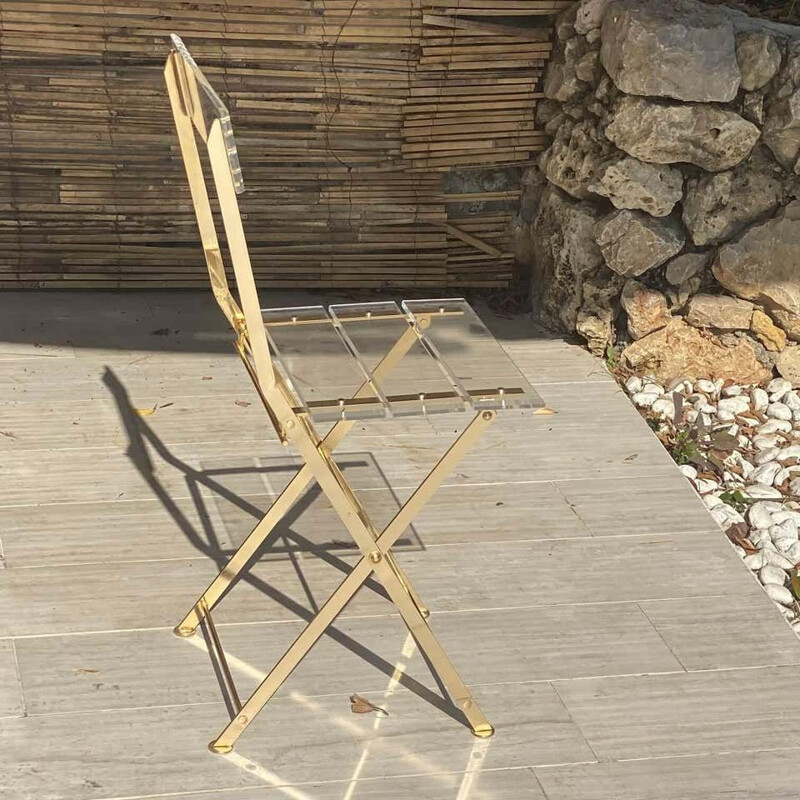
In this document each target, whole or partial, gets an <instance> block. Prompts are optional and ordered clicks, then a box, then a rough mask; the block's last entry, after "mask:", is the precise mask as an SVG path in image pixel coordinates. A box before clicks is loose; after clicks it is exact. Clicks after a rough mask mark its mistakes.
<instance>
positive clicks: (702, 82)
mask: <svg viewBox="0 0 800 800" xmlns="http://www.w3.org/2000/svg"><path fill="white" fill-rule="evenodd" d="M600 58H601V60H602V62H603V66H604V67H605V69H606V72H607V73H608V74H609V75H610V76H611V79H612V80H613V81H614V83H615V84H616V85H617V86H618V87H619V88H620V89H621V90H622V91H623V92H626V93H627V94H633V95H647V96H655V97H672V98H675V99H676V100H685V101H688V102H696V103H714V102H717V103H727V102H730V101H731V100H733V99H734V98H735V97H736V93H737V91H738V90H739V84H740V82H741V74H740V72H739V64H738V63H737V61H736V39H735V37H734V34H733V25H732V24H731V22H730V19H729V18H728V17H727V16H726V15H725V14H722V13H721V12H720V11H718V10H717V9H714V8H710V7H709V6H706V5H703V4H701V3H698V2H695V0H669V2H666V1H665V0H618V2H614V3H612V4H611V5H610V6H609V8H608V10H607V11H606V13H605V15H604V17H603V27H602V47H601V50H600Z"/></svg>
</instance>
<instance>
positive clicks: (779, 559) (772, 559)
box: [761, 547, 794, 569]
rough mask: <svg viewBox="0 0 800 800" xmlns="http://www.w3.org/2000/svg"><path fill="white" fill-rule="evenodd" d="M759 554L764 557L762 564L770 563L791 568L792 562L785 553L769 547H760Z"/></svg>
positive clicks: (783, 567)
mask: <svg viewBox="0 0 800 800" xmlns="http://www.w3.org/2000/svg"><path fill="white" fill-rule="evenodd" d="M761 555H762V556H763V557H764V563H763V565H762V566H765V565H767V564H771V565H772V566H773V567H780V568H781V569H793V568H794V562H792V561H790V560H789V559H788V558H787V557H786V556H785V555H783V554H782V553H779V552H778V551H777V550H774V549H773V548H771V547H762V548H761Z"/></svg>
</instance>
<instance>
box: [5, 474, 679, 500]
mask: <svg viewBox="0 0 800 800" xmlns="http://www.w3.org/2000/svg"><path fill="white" fill-rule="evenodd" d="M655 469H657V470H658V471H657V472H655V471H654V472H652V473H650V472H646V473H644V474H642V475H634V476H630V475H623V474H619V475H608V474H607V473H605V474H602V475H592V474H587V475H579V476H577V477H572V478H552V477H551V478H542V479H541V480H530V481H473V482H460V483H444V484H442V487H441V488H442V489H447V488H453V487H460V488H470V487H472V486H534V485H539V484H544V483H579V482H581V481H620V480H625V481H630V480H645V479H648V478H663V477H665V476H668V475H675V474H677V475H680V472H678V471H677V467H675V465H674V463H673V464H668V463H665V464H664V465H663V466H658V467H656V468H655ZM598 471H600V470H599V469H598ZM417 485H418V484H407V485H401V486H389V485H387V486H372V487H358V486H356V487H354V488H355V491H356V493H359V492H372V491H382V490H383V491H385V490H387V489H389V490H392V491H395V492H401V491H405V490H410V491H413V490H414V489H416V488H417ZM214 494H215V493H214V492H210V495H214ZM172 499H173V500H176V501H177V500H190V499H191V496H190V495H178V496H172ZM153 500H154V498H152V497H142V498H128V499H126V500H120V499H119V498H109V499H108V500H65V501H58V502H55V503H4V504H3V503H0V511H2V510H4V509H9V508H42V507H51V506H75V505H94V504H110V503H142V502H152V501H153Z"/></svg>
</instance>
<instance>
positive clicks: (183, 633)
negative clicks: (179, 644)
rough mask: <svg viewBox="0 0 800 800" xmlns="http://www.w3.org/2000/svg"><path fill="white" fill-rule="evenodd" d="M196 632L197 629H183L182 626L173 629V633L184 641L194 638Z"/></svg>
mask: <svg viewBox="0 0 800 800" xmlns="http://www.w3.org/2000/svg"><path fill="white" fill-rule="evenodd" d="M196 630H197V629H196V628H181V626H180V625H178V627H177V628H173V629H172V632H173V633H174V634H175V635H176V636H180V637H181V638H182V639H186V638H188V637H189V636H194V633H195V631H196Z"/></svg>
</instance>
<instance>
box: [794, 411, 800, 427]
mask: <svg viewBox="0 0 800 800" xmlns="http://www.w3.org/2000/svg"><path fill="white" fill-rule="evenodd" d="M792 421H793V422H795V423H798V422H800V411H792ZM795 427H797V426H796V425H795Z"/></svg>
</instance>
